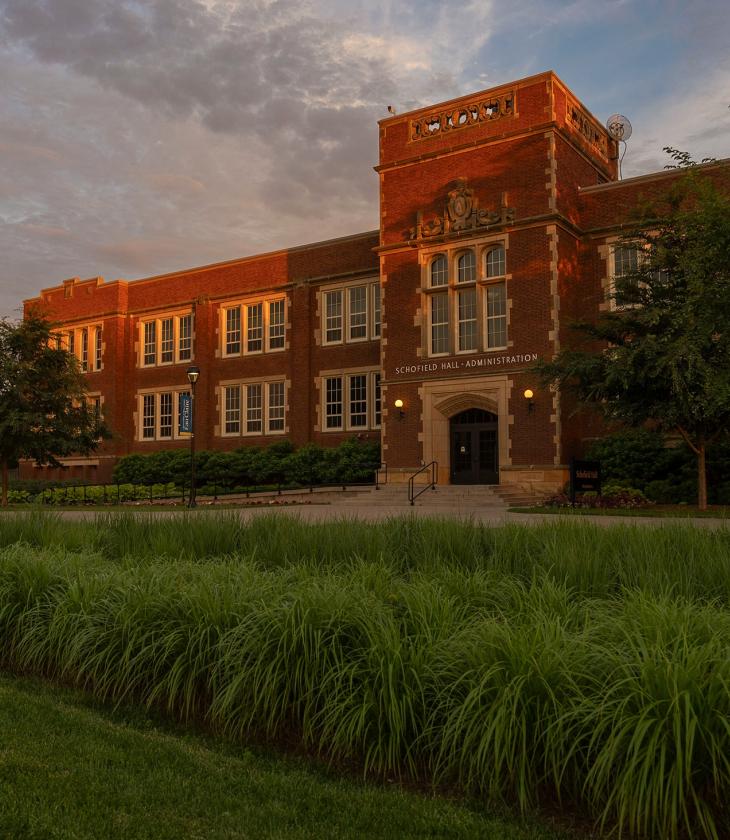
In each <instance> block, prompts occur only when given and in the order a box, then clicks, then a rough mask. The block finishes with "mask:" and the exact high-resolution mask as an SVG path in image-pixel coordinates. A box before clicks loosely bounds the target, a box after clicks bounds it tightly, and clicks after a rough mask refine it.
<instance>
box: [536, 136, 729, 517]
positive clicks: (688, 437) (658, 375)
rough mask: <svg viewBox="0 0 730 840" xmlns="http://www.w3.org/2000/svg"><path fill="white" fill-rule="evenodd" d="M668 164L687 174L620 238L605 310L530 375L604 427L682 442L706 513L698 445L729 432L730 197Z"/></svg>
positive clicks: (691, 171)
mask: <svg viewBox="0 0 730 840" xmlns="http://www.w3.org/2000/svg"><path fill="white" fill-rule="evenodd" d="M668 151H670V153H671V152H672V151H674V150H668ZM673 157H674V159H675V160H678V161H679V163H680V165H681V168H683V169H686V170H687V171H686V172H685V173H683V174H682V175H681V176H680V178H679V179H678V181H677V182H676V183H675V185H674V186H673V187H672V188H671V189H670V191H669V192H668V194H667V195H666V196H665V197H664V200H663V201H662V202H661V203H660V204H654V205H653V206H646V207H644V208H642V210H641V212H640V214H639V215H638V216H637V221H636V223H635V224H634V225H632V229H631V230H629V231H628V232H627V233H626V234H625V235H624V236H623V237H622V239H621V240H620V243H619V245H620V247H621V250H622V252H623V255H624V256H625V255H626V254H627V253H628V254H629V255H630V254H631V253H632V252H633V254H634V258H633V259H628V260H626V259H625V260H624V263H628V264H629V266H630V268H629V270H627V271H625V272H624V273H623V274H622V276H618V277H616V278H615V279H614V284H615V288H614V290H613V292H612V294H611V295H610V299H611V306H610V308H609V309H608V310H607V311H605V312H603V313H601V314H600V315H599V317H598V318H597V320H596V321H594V322H591V323H580V324H576V325H575V328H576V329H577V331H578V333H579V334H581V335H582V336H583V337H585V338H586V339H587V340H588V344H587V345H586V344H583V346H582V347H581V349H578V348H575V347H573V348H567V349H564V350H562V351H561V352H560V353H559V354H558V355H557V356H556V357H555V358H554V359H553V360H552V361H551V362H546V363H543V364H541V365H539V366H538V368H537V370H538V372H539V373H540V374H541V376H542V378H543V380H544V381H545V382H550V383H553V384H557V385H559V386H560V387H562V388H565V389H567V390H568V391H570V392H572V393H573V394H574V395H575V396H576V397H577V399H578V402H579V403H580V404H583V405H591V406H594V407H596V408H598V409H599V410H600V411H601V412H602V413H603V415H604V416H605V417H607V418H608V419H609V420H611V421H618V422H620V423H624V424H626V425H628V426H632V427H635V428H638V427H643V426H647V427H649V428H654V429H656V430H657V431H661V432H666V433H673V434H679V435H681V436H682V437H683V438H684V440H685V441H686V442H687V444H688V446H689V447H690V448H691V449H692V451H693V452H694V453H695V455H696V457H697V477H698V503H699V507H700V508H701V509H705V508H706V507H707V477H706V464H705V457H706V450H707V446H708V444H709V443H711V442H713V441H715V440H717V439H718V438H719V437H721V436H723V435H726V434H727V433H728V430H730V199H728V197H727V196H725V195H723V194H722V193H721V192H720V191H719V190H718V189H717V188H716V187H715V186H714V184H713V183H712V182H710V181H709V180H708V179H706V178H704V177H701V176H700V174H699V173H698V172H697V171H696V169H695V168H694V167H693V166H692V165H691V164H692V161H691V160H690V159H689V158H687V157H682V156H681V154H680V157H679V158H678V157H677V155H676V154H675V155H673Z"/></svg>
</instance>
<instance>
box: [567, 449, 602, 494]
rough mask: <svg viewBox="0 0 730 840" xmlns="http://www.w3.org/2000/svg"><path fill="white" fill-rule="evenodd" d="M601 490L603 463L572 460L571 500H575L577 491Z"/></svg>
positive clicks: (594, 491) (590, 491) (593, 491)
mask: <svg viewBox="0 0 730 840" xmlns="http://www.w3.org/2000/svg"><path fill="white" fill-rule="evenodd" d="M600 492H601V464H600V462H598V461H579V460H577V459H576V458H571V461H570V501H571V502H573V503H574V502H575V496H576V493H600Z"/></svg>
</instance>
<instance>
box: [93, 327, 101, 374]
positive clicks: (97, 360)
mask: <svg viewBox="0 0 730 840" xmlns="http://www.w3.org/2000/svg"><path fill="white" fill-rule="evenodd" d="M95 334H96V338H95V345H94V369H95V370H101V350H102V333H101V327H96V330H95Z"/></svg>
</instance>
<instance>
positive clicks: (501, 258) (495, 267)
mask: <svg viewBox="0 0 730 840" xmlns="http://www.w3.org/2000/svg"><path fill="white" fill-rule="evenodd" d="M506 268H507V267H506V261H505V254H504V245H497V247H496V248H492V249H491V250H490V251H488V252H487V277H503V276H504V275H505V273H506Z"/></svg>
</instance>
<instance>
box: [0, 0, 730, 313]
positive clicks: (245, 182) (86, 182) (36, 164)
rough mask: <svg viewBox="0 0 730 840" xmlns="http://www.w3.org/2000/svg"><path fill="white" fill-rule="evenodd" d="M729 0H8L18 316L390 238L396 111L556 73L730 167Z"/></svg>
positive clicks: (2, 182) (1, 217)
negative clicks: (257, 257)
mask: <svg viewBox="0 0 730 840" xmlns="http://www.w3.org/2000/svg"><path fill="white" fill-rule="evenodd" d="M728 44H730V14H728V11H727V0H695V2H693V3H691V4H690V3H689V2H684V0H666V2H657V1H656V0H574V2H557V0H460V2H456V0H439V2H435V0H418V2H415V1H414V0H361V2H360V3H356V2H354V0H298V2H294V0H0V317H2V316H8V317H13V318H16V317H18V316H19V315H20V307H21V303H22V300H23V299H24V298H28V297H32V296H35V295H36V294H38V292H39V291H40V289H42V288H45V287H48V286H52V285H57V284H59V283H61V282H62V281H63V280H64V279H66V278H69V277H81V278H86V277H95V276H99V275H101V276H103V277H105V278H106V279H107V280H113V279H116V278H119V277H124V278H127V279H134V278H137V277H144V276H150V275H154V274H159V273H163V272H167V271H174V270H177V269H181V268H187V267H192V266H196V265H205V264H207V263H211V262H218V261H223V260H229V259H235V258H237V257H243V256H246V255H249V254H256V253H260V252H263V251H267V250H276V249H278V248H284V247H288V246H293V245H298V244H303V243H307V242H314V241H318V240H321V239H328V238H332V237H336V236H344V235H347V234H350V233H356V232H360V231H366V230H372V229H374V228H376V227H377V225H378V206H377V203H378V182H377V176H376V174H375V172H374V171H373V166H374V165H375V164H376V163H377V153H378V135H377V120H378V119H381V118H383V117H385V116H387V106H388V105H392V106H393V107H394V108H395V109H396V110H397V111H398V112H402V111H405V110H409V109H412V108H416V107H420V106H424V105H428V104H431V103H436V102H440V101H444V100H447V99H451V98H454V97H456V96H461V95H464V94H468V93H471V92H474V91H478V90H483V89H485V88H489V87H493V86H495V85H499V84H502V83H505V82H509V81H512V80H515V79H519V78H521V77H524V76H528V75H531V74H534V73H540V72H543V71H545V70H554V71H555V72H557V74H558V75H559V76H560V77H561V78H562V80H563V81H564V82H565V83H566V84H567V85H568V86H569V87H570V88H571V89H572V90H573V92H574V93H575V94H576V95H577V96H578V97H579V98H580V99H581V100H582V101H583V102H584V104H585V105H586V106H587V107H588V108H589V109H590V110H591V111H592V113H593V114H594V115H595V116H596V117H597V118H598V119H599V120H600V121H601V122H604V121H605V119H606V118H607V117H608V116H609V115H610V114H612V113H615V112H619V113H622V114H625V115H627V116H628V117H629V119H630V120H631V122H632V125H633V129H634V132H633V136H632V138H631V140H630V141H629V145H628V150H627V153H626V157H625V159H624V167H623V174H624V177H630V176H634V175H641V174H644V173H646V172H651V171H655V170H658V169H661V168H663V166H664V165H665V163H666V162H667V158H666V155H665V154H664V153H663V152H662V147H663V146H674V147H675V148H679V149H683V150H687V151H689V152H690V153H691V154H692V155H693V157H695V158H696V159H700V158H703V157H716V158H724V157H730V108H729V107H728V106H730V48H728Z"/></svg>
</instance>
